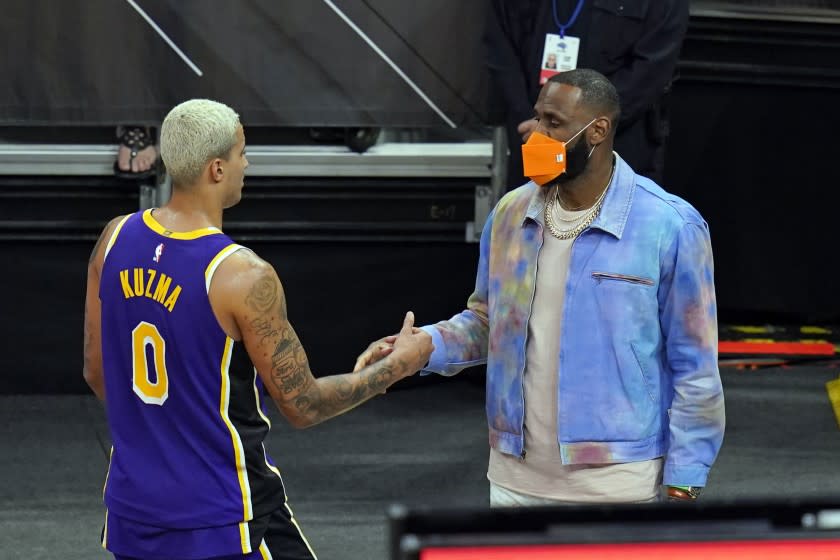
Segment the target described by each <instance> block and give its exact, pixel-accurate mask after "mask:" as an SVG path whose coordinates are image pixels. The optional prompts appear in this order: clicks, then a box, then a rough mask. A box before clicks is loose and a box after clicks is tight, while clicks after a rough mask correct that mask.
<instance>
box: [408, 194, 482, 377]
mask: <svg viewBox="0 0 840 560" xmlns="http://www.w3.org/2000/svg"><path fill="white" fill-rule="evenodd" d="M494 216H495V209H494V210H493V211H492V212H491V213H490V215H489V216H488V217H487V222H486V223H485V224H484V230H483V231H482V233H481V242H480V244H479V258H478V271H477V272H476V275H475V291H473V293H472V295H471V296H470V297H469V299H468V300H467V308H466V309H465V310H464V311H462V312H461V313H458V314H457V315H455V316H454V317H452V318H451V319H449V320H448V321H441V322H440V323H437V324H435V325H427V326H424V327H422V329H423V330H424V331H426V332H428V333H429V334H430V335H432V343H433V344H434V345H435V350H434V352H433V353H432V355H431V357H430V358H429V364H428V365H427V366H426V367H425V368H424V370H423V371H424V372H434V373H439V374H441V375H455V374H457V373H460V372H461V370H463V369H465V368H467V367H470V366H475V365H480V364H483V363H485V362H486V361H487V339H488V334H489V331H490V322H489V320H488V318H487V309H488V303H487V302H488V289H487V288H488V277H489V268H490V267H489V250H490V237H491V231H492V227H493V217H494Z"/></svg>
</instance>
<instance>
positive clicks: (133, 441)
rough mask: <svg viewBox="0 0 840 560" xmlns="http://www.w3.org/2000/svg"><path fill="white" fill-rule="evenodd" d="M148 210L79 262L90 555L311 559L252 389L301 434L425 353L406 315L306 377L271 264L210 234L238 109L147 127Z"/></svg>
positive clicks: (239, 139)
mask: <svg viewBox="0 0 840 560" xmlns="http://www.w3.org/2000/svg"><path fill="white" fill-rule="evenodd" d="M160 150H161V157H162V158H163V160H164V163H165V164H166V167H167V171H168V172H169V174H170V176H171V177H172V182H173V194H172V199H171V200H170V201H169V202H168V203H167V204H166V205H165V206H163V207H161V208H155V209H151V210H146V211H145V212H138V213H135V214H131V215H129V216H120V217H117V218H115V219H114V220H112V221H111V222H110V223H109V224H108V225H107V226H106V227H105V229H104V231H103V232H102V235H101V236H100V238H99V241H98V242H97V244H96V247H95V248H94V250H93V253H92V254H91V258H90V261H89V264H88V285H87V296H86V302H85V349H84V377H85V380H86V381H87V383H88V385H90V387H91V389H92V390H93V391H94V393H96V395H97V397H99V398H100V399H101V400H103V401H104V402H105V404H106V406H107V411H108V424H109V428H110V431H111V437H112V440H113V447H112V450H111V460H110V466H109V471H108V476H107V478H106V483H105V505H106V508H107V510H106V516H105V524H104V527H103V534H102V544H103V547H105V548H106V549H108V550H109V551H111V552H112V553H113V554H114V556H115V557H116V558H117V559H121V560H139V559H142V560H155V559H171V558H179V559H184V560H201V559H210V558H213V559H216V560H220V559H231V560H233V559H248V560H250V559H258V558H263V559H264V558H274V559H281V558H282V559H289V560H292V559H295V560H297V559H313V558H315V555H314V553H313V552H312V550H311V548H310V546H309V544H308V543H307V541H306V539H305V538H304V536H303V534H302V533H301V531H300V528H299V526H298V524H297V521H296V520H295V518H294V516H293V514H292V511H291V509H290V508H289V507H288V504H287V503H286V493H285V488H284V486H283V483H282V480H281V478H280V473H279V471H278V470H277V468H276V467H275V465H274V463H273V461H272V460H271V458H270V457H269V455H268V454H267V453H266V450H265V447H264V445H263V441H264V439H265V436H266V434H267V433H268V430H269V427H270V425H269V422H268V418H267V417H266V415H265V401H264V396H265V394H266V392H267V393H268V395H269V396H270V397H271V399H272V400H273V401H274V402H275V404H276V405H277V407H278V408H279V409H280V411H281V413H282V414H283V416H285V417H286V419H287V420H288V421H289V422H290V423H292V425H294V426H295V427H298V428H303V427H307V426H311V425H313V424H317V423H318V422H322V421H324V420H327V419H329V418H332V417H334V416H337V415H339V414H342V413H344V412H346V411H348V410H350V409H351V408H353V407H355V406H357V405H359V404H360V403H362V402H364V401H366V400H368V399H370V398H371V397H373V396H374V395H377V394H379V393H382V392H383V391H384V390H385V389H387V388H388V387H389V386H391V385H392V384H393V383H395V382H396V381H398V380H400V379H402V378H404V377H407V376H409V375H412V374H414V373H415V372H416V371H418V370H419V369H420V368H421V367H422V366H423V365H424V364H425V363H426V362H427V361H428V358H429V356H430V354H431V352H432V350H433V347H432V345H431V343H430V342H429V340H428V337H425V336H423V335H422V334H418V331H417V329H414V328H413V322H414V316H413V314H412V313H411V312H409V313H407V314H406V317H405V320H404V322H403V327H402V330H401V331H400V334H399V336H398V337H397V338H396V340H395V342H394V344H393V348H391V347H390V346H388V348H387V349H383V350H382V352H381V357H382V359H381V360H379V361H377V362H376V363H375V364H372V365H371V366H370V367H367V368H365V369H363V370H362V371H360V372H358V373H349V374H340V375H330V376H324V377H318V378H316V377H315V376H314V375H313V374H312V372H311V371H310V369H309V363H308V360H307V357H306V352H305V351H304V349H303V347H302V346H301V343H300V341H299V340H298V337H297V335H296V334H295V331H294V328H293V327H292V325H291V323H290V322H289V320H288V317H287V314H286V300H285V295H284V292H283V286H282V284H281V283H280V279H279V278H278V277H277V274H276V272H275V271H274V269H273V267H272V266H271V265H270V264H268V263H267V262H265V261H263V260H262V259H260V258H259V257H258V256H257V255H255V254H254V253H253V252H251V251H250V250H248V249H246V248H244V247H241V246H240V245H237V244H236V243H234V242H233V241H232V240H231V239H230V238H229V237H227V236H226V235H225V234H224V233H223V232H222V230H221V227H222V214H223V210H224V209H225V208H229V207H231V206H233V205H234V204H236V203H238V202H239V200H240V198H241V193H242V188H243V177H244V173H245V168H246V167H247V166H248V160H247V159H246V156H245V136H244V132H243V129H242V125H241V124H240V122H239V117H238V115H237V114H236V113H235V112H234V111H233V110H232V109H230V108H229V107H227V106H225V105H222V104H220V103H217V102H214V101H209V100H202V99H194V100H190V101H187V102H185V103H182V104H180V105H178V106H176V107H175V108H174V109H172V111H171V112H170V113H169V115H167V117H166V119H165V120H164V122H163V125H162V127H161V130H160Z"/></svg>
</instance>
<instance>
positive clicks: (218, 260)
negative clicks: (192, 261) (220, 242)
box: [204, 243, 245, 295]
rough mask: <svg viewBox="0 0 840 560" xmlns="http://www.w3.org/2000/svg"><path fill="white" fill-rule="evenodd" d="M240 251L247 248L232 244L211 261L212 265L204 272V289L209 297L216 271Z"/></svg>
mask: <svg viewBox="0 0 840 560" xmlns="http://www.w3.org/2000/svg"><path fill="white" fill-rule="evenodd" d="M240 249H245V247H243V246H242V245H238V244H236V243H231V244H230V245H228V246H227V247H225V248H224V249H222V250H221V251H219V252H218V253H216V256H215V257H213V258H212V259H211V261H210V264H208V265H207V268H206V269H205V270H204V287H205V289H206V290H207V295H210V283H211V282H212V281H213V274H215V273H216V269H217V268H219V265H220V264H222V261H224V260H225V259H226V258H228V257H229V256H231V255H232V254H234V253H235V252H237V251H238V250H240Z"/></svg>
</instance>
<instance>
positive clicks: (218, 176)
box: [210, 158, 225, 183]
mask: <svg viewBox="0 0 840 560" xmlns="http://www.w3.org/2000/svg"><path fill="white" fill-rule="evenodd" d="M223 163H224V162H222V160H221V159H219V158H216V159H214V160H213V161H211V162H210V178H211V179H212V180H213V181H215V182H217V183H220V182H221V181H222V179H224V175H225V173H224V169H223V167H222V164H223Z"/></svg>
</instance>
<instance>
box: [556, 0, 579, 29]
mask: <svg viewBox="0 0 840 560" xmlns="http://www.w3.org/2000/svg"><path fill="white" fill-rule="evenodd" d="M583 2H584V0H578V3H577V6H575V11H574V12H572V17H570V18H569V21H567V22H566V25H563V24H562V23H560V18H559V17H557V0H551V7H552V12H553V13H554V23H555V24H556V25H557V29H559V30H560V37H565V36H566V29H568V28H569V27H571V26H573V25H574V24H575V21H577V18H578V16H579V15H580V10H581V9H582V8H583Z"/></svg>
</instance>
